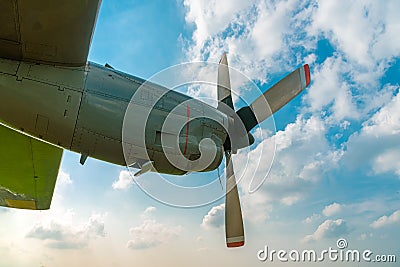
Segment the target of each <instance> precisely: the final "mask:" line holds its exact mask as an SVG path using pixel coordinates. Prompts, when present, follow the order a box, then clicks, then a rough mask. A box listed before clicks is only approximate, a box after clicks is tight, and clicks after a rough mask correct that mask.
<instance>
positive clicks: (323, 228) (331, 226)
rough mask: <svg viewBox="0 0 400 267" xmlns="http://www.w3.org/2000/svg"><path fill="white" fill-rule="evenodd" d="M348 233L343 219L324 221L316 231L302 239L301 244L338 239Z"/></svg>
mask: <svg viewBox="0 0 400 267" xmlns="http://www.w3.org/2000/svg"><path fill="white" fill-rule="evenodd" d="M348 232H349V228H348V226H347V223H346V221H344V220H343V219H337V220H326V221H324V222H323V223H322V224H320V225H319V226H318V228H317V230H316V231H315V232H314V233H313V234H311V235H307V236H305V237H304V238H303V242H310V241H317V240H321V239H323V238H339V237H340V236H341V235H345V234H347V233H348Z"/></svg>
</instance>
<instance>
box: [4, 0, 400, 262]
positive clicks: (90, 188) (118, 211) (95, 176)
mask: <svg viewBox="0 0 400 267" xmlns="http://www.w3.org/2000/svg"><path fill="white" fill-rule="evenodd" d="M398 10H400V2H399V1H396V0H392V1H390V0H387V1H373V0H366V1H333V0H323V1H322V0H320V1H318V0H308V1H300V0H288V1H260V0H250V1H240V0H232V1H229V3H228V1H206V0H183V1H181V0H180V1H162V0H156V1H125V0H122V1H111V0H103V3H102V6H101V9H100V13H99V17H98V21H97V26H96V30H95V34H94V37H93V40H92V46H91V50H90V54H89V60H90V61H94V62H97V63H100V64H105V63H109V64H110V65H112V66H113V67H114V68H116V69H118V70H121V71H124V72H127V73H130V74H132V75H137V76H139V77H142V78H145V79H148V78H150V77H151V76H152V75H154V74H155V73H157V72H159V71H161V70H163V69H165V68H167V67H169V66H172V65H175V64H179V63H183V62H192V61H207V62H211V63H216V62H218V60H219V57H220V56H221V55H222V53H223V52H224V51H226V52H227V55H228V61H229V64H230V66H231V67H233V68H235V69H237V70H239V71H240V72H242V73H243V74H245V75H246V76H247V77H249V78H250V79H251V80H252V81H254V82H255V84H257V85H258V86H259V87H260V90H261V91H265V90H267V89H268V88H269V87H270V86H272V85H273V84H274V83H275V82H277V81H279V79H281V78H282V77H284V76H285V75H287V74H288V73H290V72H291V71H292V70H294V69H296V68H297V67H300V66H301V65H303V64H305V63H307V64H309V65H310V69H311V80H312V82H311V85H310V87H308V88H307V89H306V90H305V92H303V93H302V94H301V95H299V96H298V97H297V98H295V99H294V100H293V101H292V102H290V103H289V104H288V105H287V106H285V107H284V108H282V109H281V110H280V111H278V112H277V113H276V114H275V115H274V121H275V125H276V131H275V132H273V133H268V132H267V131H266V129H265V128H263V126H261V127H260V128H259V129H257V130H256V132H253V133H254V135H255V137H256V145H254V146H252V147H251V150H250V151H248V153H246V155H244V154H243V153H242V154H239V155H238V159H237V160H236V161H235V160H234V164H235V169H237V170H241V169H243V168H245V166H243V163H242V162H243V161H242V160H241V159H242V158H241V157H244V156H245V157H247V159H248V160H249V162H250V166H253V165H254V164H253V163H255V162H258V157H259V153H258V152H260V151H261V152H263V150H266V149H268V148H270V147H271V146H270V145H268V144H270V143H271V142H274V145H275V151H274V153H275V157H274V161H273V164H272V167H271V170H270V172H269V175H268V177H267V178H266V180H265V182H264V183H263V185H262V186H261V187H260V188H259V189H258V190H257V191H256V192H254V193H250V192H249V190H248V187H247V184H246V183H245V182H244V183H242V184H239V191H240V197H241V201H242V209H243V215H244V225H245V233H246V245H245V246H244V247H242V248H237V249H227V248H226V245H225V237H224V227H223V220H224V204H223V203H224V200H223V199H220V200H218V201H216V202H213V203H210V204H208V205H205V206H202V207H198V208H178V207H171V206H168V205H165V204H162V203H160V202H158V201H156V200H155V199H153V198H152V197H150V196H149V195H147V194H146V193H144V192H143V191H142V190H141V189H140V188H138V186H136V185H135V184H134V183H133V182H132V180H131V179H130V176H129V173H128V172H127V170H126V168H124V167H121V166H116V165H112V164H109V163H106V162H101V161H98V160H95V159H91V158H89V159H88V160H87V161H86V163H85V165H84V166H81V165H80V164H79V157H80V155H78V154H76V153H72V152H68V151H65V152H64V156H63V160H62V164H61V170H60V174H59V177H58V181H57V185H56V189H55V194H54V197H53V202H52V206H51V209H50V210H48V211H40V212H38V211H24V210H13V209H3V208H2V209H0V225H1V227H0V266H10V267H26V266H61V267H63V266H121V267H123V266H132V265H138V266H151V267H153V266H154V267H155V266H188V265H190V266H205V265H206V266H210V265H214V266H215V265H222V266H228V265H229V266H243V265H245V266H265V265H267V264H268V265H270V266H285V265H287V266H308V265H309V263H299V262H295V263H293V262H284V263H280V262H279V261H278V260H277V259H275V261H273V262H269V261H268V260H267V261H265V262H262V261H260V260H259V259H258V257H257V253H258V251H260V250H262V249H264V248H265V246H268V248H269V249H270V250H271V249H275V250H280V249H283V250H286V251H291V250H299V251H302V250H305V249H315V250H317V251H321V250H324V249H329V247H332V248H336V249H337V244H336V242H337V240H338V239H339V238H344V239H346V241H347V243H348V248H349V249H358V250H360V251H364V250H371V251H373V252H374V255H377V254H382V255H396V256H397V262H399V261H400V251H399V245H398V240H400V231H399V227H400V164H399V163H398V162H399V159H400V92H399V91H400V85H399V84H400V78H399V77H400V75H399V74H400V35H399V32H400V19H399V16H398ZM214 89H215V88H214ZM238 90H239V92H240V93H242V94H246V93H247V92H246V91H245V90H240V89H238ZM187 93H188V94H189V95H191V96H193V97H211V98H216V90H213V88H212V87H207V88H203V87H195V88H190V90H189V91H188V92H187ZM236 104H238V103H236ZM263 130H265V131H264V132H265V133H266V135H264V137H261V135H260V134H259V133H260V132H263ZM265 152H266V153H267V152H268V151H265ZM252 164H253V165H252ZM257 171H260V172H261V171H264V172H265V168H264V169H263V168H258V169H257ZM151 175H154V174H152V173H148V174H145V175H144V176H142V177H143V179H146V176H147V177H148V178H150V177H151ZM210 177H215V179H217V178H216V177H217V174H216V172H215V171H214V172H211V173H208V174H205V175H199V174H190V175H186V176H183V177H180V178H179V179H181V180H184V181H185V183H186V184H194V185H195V184H197V183H198V181H199V179H200V180H201V179H210ZM318 264H319V265H327V266H342V265H344V263H341V262H332V261H328V260H325V261H324V262H322V263H318ZM354 264H355V263H349V264H348V265H349V266H350V265H351V266H354ZM356 265H357V266H373V265H377V266H397V265H398V263H365V262H360V263H356Z"/></svg>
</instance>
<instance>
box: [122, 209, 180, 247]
mask: <svg viewBox="0 0 400 267" xmlns="http://www.w3.org/2000/svg"><path fill="white" fill-rule="evenodd" d="M155 211H156V208H155V207H148V208H147V209H146V210H145V211H144V212H143V214H142V215H141V218H142V220H143V221H142V223H141V224H140V225H138V226H134V227H131V228H130V229H129V233H130V235H131V239H130V240H129V241H128V243H127V247H128V248H130V249H148V248H152V247H156V246H159V245H161V244H164V243H167V242H168V241H170V240H171V239H173V238H177V237H179V234H180V232H181V228H182V227H181V226H167V225H164V224H162V223H159V222H157V221H156V220H155V219H154V218H151V216H150V214H153V213H154V212H155Z"/></svg>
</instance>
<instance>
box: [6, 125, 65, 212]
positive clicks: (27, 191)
mask: <svg viewBox="0 0 400 267" xmlns="http://www.w3.org/2000/svg"><path fill="white" fill-rule="evenodd" d="M62 152H63V150H62V149H61V148H59V147H56V146H53V145H51V144H48V143H45V142H42V141H40V140H37V139H34V138H32V137H30V136H27V135H25V134H23V133H20V132H17V131H15V130H13V129H11V128H8V127H6V126H4V125H2V124H0V163H1V164H0V206H5V207H10V208H20V209H34V210H43V209H49V208H50V203H51V199H52V197H53V191H54V186H55V183H56V179H57V174H58V169H59V166H60V162H61V157H62Z"/></svg>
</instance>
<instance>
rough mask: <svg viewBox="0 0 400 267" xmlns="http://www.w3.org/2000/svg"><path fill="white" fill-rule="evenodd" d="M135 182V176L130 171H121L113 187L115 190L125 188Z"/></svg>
mask: <svg viewBox="0 0 400 267" xmlns="http://www.w3.org/2000/svg"><path fill="white" fill-rule="evenodd" d="M133 184H134V181H133V178H132V176H131V173H130V172H129V171H121V172H120V173H119V177H118V180H117V181H114V182H113V184H112V188H114V189H115V190H123V189H127V188H129V187H131V186H132V185H133Z"/></svg>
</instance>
